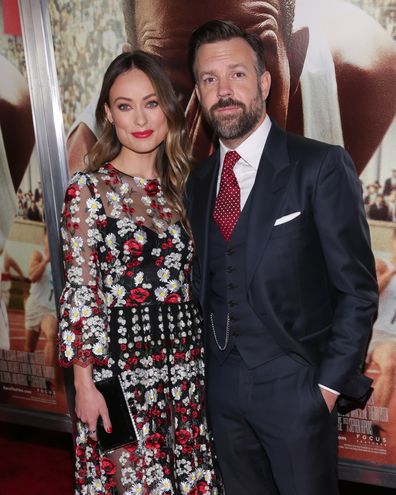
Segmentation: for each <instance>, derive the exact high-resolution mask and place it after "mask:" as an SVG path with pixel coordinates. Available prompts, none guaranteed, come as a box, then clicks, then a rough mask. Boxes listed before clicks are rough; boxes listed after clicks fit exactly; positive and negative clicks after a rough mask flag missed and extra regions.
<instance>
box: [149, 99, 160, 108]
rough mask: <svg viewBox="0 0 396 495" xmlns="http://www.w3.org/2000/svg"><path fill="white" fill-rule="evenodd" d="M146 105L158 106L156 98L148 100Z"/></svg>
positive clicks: (150, 106)
mask: <svg viewBox="0 0 396 495" xmlns="http://www.w3.org/2000/svg"><path fill="white" fill-rule="evenodd" d="M147 107H148V108H156V107H158V101H156V100H150V101H149V102H147Z"/></svg>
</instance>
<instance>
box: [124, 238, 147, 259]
mask: <svg viewBox="0 0 396 495" xmlns="http://www.w3.org/2000/svg"><path fill="white" fill-rule="evenodd" d="M142 252H143V244H141V243H140V242H137V241H135V239H129V241H126V242H124V253H127V254H130V255H131V256H141V254H142Z"/></svg>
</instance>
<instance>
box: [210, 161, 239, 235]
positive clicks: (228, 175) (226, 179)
mask: <svg viewBox="0 0 396 495" xmlns="http://www.w3.org/2000/svg"><path fill="white" fill-rule="evenodd" d="M240 158H241V157H240V156H239V155H238V153H237V152H236V151H227V153H226V154H225V157H224V164H223V171H222V172H221V180H220V189H219V194H218V195H217V198H216V203H215V207H214V210H213V220H214V221H215V223H216V224H217V226H218V227H219V230H220V232H221V234H222V236H223V237H224V239H225V240H226V241H229V240H230V239H231V235H232V231H233V230H234V227H235V224H236V223H237V221H238V218H239V216H240V214H241V191H240V189H239V184H238V181H237V178H236V177H235V173H234V165H235V164H236V162H237V161H238V160H239V159H240Z"/></svg>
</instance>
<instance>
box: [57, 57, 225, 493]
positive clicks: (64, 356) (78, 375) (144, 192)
mask: <svg viewBox="0 0 396 495" xmlns="http://www.w3.org/2000/svg"><path fill="white" fill-rule="evenodd" d="M96 117H97V120H98V122H100V124H101V125H102V128H103V135H102V137H101V139H99V141H98V142H97V143H96V145H95V146H94V148H93V149H92V151H91V152H90V153H89V155H88V171H87V172H85V173H78V174H76V175H75V176H74V177H73V179H72V181H71V184H70V186H69V188H68V190H67V192H66V200H65V206H64V211H63V221H62V238H63V253H64V262H65V272H66V285H65V288H64V291H63V294H62V300H61V306H62V307H61V316H62V318H61V325H60V340H61V342H60V360H61V364H62V365H63V366H69V365H73V368H74V382H75V389H76V414H77V417H78V418H79V421H78V425H77V426H78V435H77V439H76V454H77V458H76V464H77V471H76V476H77V491H76V493H81V494H86V493H95V494H120V495H121V494H123V495H124V494H128V495H132V494H150V495H156V494H204V493H207V494H217V493H220V488H219V480H218V478H217V477H216V475H215V473H214V470H213V463H212V454H211V448H210V440H209V435H208V430H207V426H206V420H205V416H204V411H203V408H202V403H203V359H202V354H203V349H202V340H201V333H202V329H201V320H200V316H199V314H198V311H197V309H196V307H195V306H194V304H193V303H192V299H191V280H190V275H191V262H192V257H193V244H192V241H191V238H190V236H189V234H188V228H187V227H186V220H185V213H184V208H183V203H182V194H183V191H184V185H185V182H186V179H187V175H188V170H189V163H190V154H189V149H190V146H189V143H188V139H187V135H186V130H185V122H184V115H183V112H182V110H181V108H180V106H179V103H178V101H177V98H176V97H175V94H174V92H173V89H172V87H171V84H170V82H169V80H168V78H167V77H166V75H165V73H164V71H163V69H162V67H161V65H160V64H159V62H158V61H157V59H156V58H154V56H152V55H149V54H146V53H144V52H142V51H136V52H133V53H124V54H122V55H120V56H119V57H117V58H116V59H115V60H114V61H113V62H112V63H111V64H110V66H109V68H108V69H107V72H106V74H105V76H104V81H103V85H102V89H101V93H100V97H99V101H98V105H97V110H96ZM113 375H119V376H120V378H121V382H122V385H123V387H124V390H125V391H126V395H127V396H128V398H129V400H130V402H131V404H132V406H133V409H134V410H135V411H136V414H134V419H135V422H136V426H137V430H138V438H139V440H138V443H137V444H131V445H126V446H125V447H122V448H119V449H116V450H114V451H111V452H108V453H105V452H104V451H103V450H101V449H100V447H99V445H98V443H97V437H96V424H97V420H98V418H99V417H101V418H102V420H103V426H104V428H105V429H106V431H108V432H110V431H111V428H112V425H111V421H110V419H109V416H108V410H107V407H106V403H105V400H104V398H103V396H102V395H101V394H100V393H99V391H98V389H97V388H96V387H95V382H98V381H100V380H103V379H105V378H107V377H109V376H113Z"/></svg>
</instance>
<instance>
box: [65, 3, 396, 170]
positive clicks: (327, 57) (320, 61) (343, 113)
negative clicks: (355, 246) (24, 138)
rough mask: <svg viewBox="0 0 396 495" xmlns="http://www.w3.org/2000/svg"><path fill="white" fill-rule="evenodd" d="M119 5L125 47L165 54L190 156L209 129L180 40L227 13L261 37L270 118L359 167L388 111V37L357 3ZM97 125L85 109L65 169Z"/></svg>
mask: <svg viewBox="0 0 396 495" xmlns="http://www.w3.org/2000/svg"><path fill="white" fill-rule="evenodd" d="M123 11H124V17H125V29H126V33H127V39H128V41H129V43H130V44H131V45H132V47H133V48H140V49H143V50H147V51H149V52H152V53H156V54H158V55H160V56H161V57H162V58H163V59H164V61H165V63H166V67H167V69H168V71H169V75H170V77H171V80H172V82H173V84H174V87H175V89H176V91H177V93H178V94H179V95H180V98H181V101H182V104H183V107H185V108H186V113H187V117H188V121H189V129H190V134H191V137H192V139H193V142H194V154H195V156H196V157H197V158H200V159H203V158H206V157H207V156H208V154H209V152H211V151H213V134H212V133H211V132H210V131H209V130H208V128H207V126H205V125H204V123H203V122H202V117H201V114H200V110H199V107H198V102H197V100H196V97H195V92H194V91H193V90H194V83H193V80H192V78H191V74H190V72H189V70H188V53H187V49H186V46H187V40H188V38H189V37H190V33H191V31H192V30H193V29H195V28H196V27H197V26H199V25H200V24H202V23H203V22H205V21H207V20H209V19H215V18H224V16H226V17H227V19H230V20H233V21H234V22H236V23H238V24H239V25H241V26H243V27H244V28H245V29H248V30H249V31H253V32H255V33H256V34H258V35H259V36H260V37H261V39H262V40H263V43H264V46H265V47H266V53H265V55H264V56H265V63H266V66H267V68H268V70H269V71H270V72H271V75H272V79H273V81H274V84H273V91H272V95H271V101H269V103H268V111H269V114H270V116H271V117H273V118H274V119H276V121H277V122H278V124H279V125H280V126H281V127H283V128H287V129H288V130H292V131H294V132H298V133H300V134H304V135H306V136H309V137H313V138H316V139H323V137H324V136H325V138H326V140H331V142H332V143H333V144H341V145H342V144H345V147H346V149H347V150H348V151H349V152H350V154H351V156H352V157H353V158H354V162H355V165H356V167H357V169H358V172H359V173H360V172H361V171H362V170H363V168H364V167H365V165H366V164H367V162H368V160H369V159H370V157H371V156H372V154H373V153H374V151H375V150H376V149H377V147H378V145H379V144H380V142H381V140H382V139H383V137H384V134H385V133H386V130H387V129H388V127H389V125H390V123H391V122H392V120H393V118H394V115H395V110H396V86H395V84H394V81H395V77H396V48H395V43H394V41H393V40H392V38H391V37H390V36H389V34H388V33H386V32H385V30H384V29H383V28H382V27H381V26H380V25H379V24H378V23H377V22H375V21H374V20H373V19H372V18H371V17H370V16H368V15H367V14H366V13H365V12H364V11H363V10H361V9H359V8H357V7H356V6H354V5H350V4H348V3H347V2H344V1H338V0H259V1H256V0H227V1H226V0H200V1H199V2H198V1H197V2H185V1H180V0H178V1H175V0H151V1H150V2H147V1H146V0H124V1H123ZM295 15H296V16H297V19H296V20H294V16H295ZM335 26H336V28H335ZM88 111H89V109H88ZM368 115H369V116H370V118H367V116H368ZM79 122H80V123H79ZM81 122H84V123H81ZM95 132H96V131H95V127H94V121H93V112H92V109H91V111H90V112H84V115H83V116H82V118H81V119H80V120H79V121H77V122H76V123H75V125H74V126H73V128H72V132H71V134H70V136H69V138H68V142H67V146H68V156H69V168H70V170H71V171H74V170H77V169H81V167H82V166H83V161H82V157H83V156H84V155H85V154H86V152H87V151H88V149H89V148H90V147H91V146H92V145H93V144H94V143H95V141H96V138H97V136H95Z"/></svg>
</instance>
